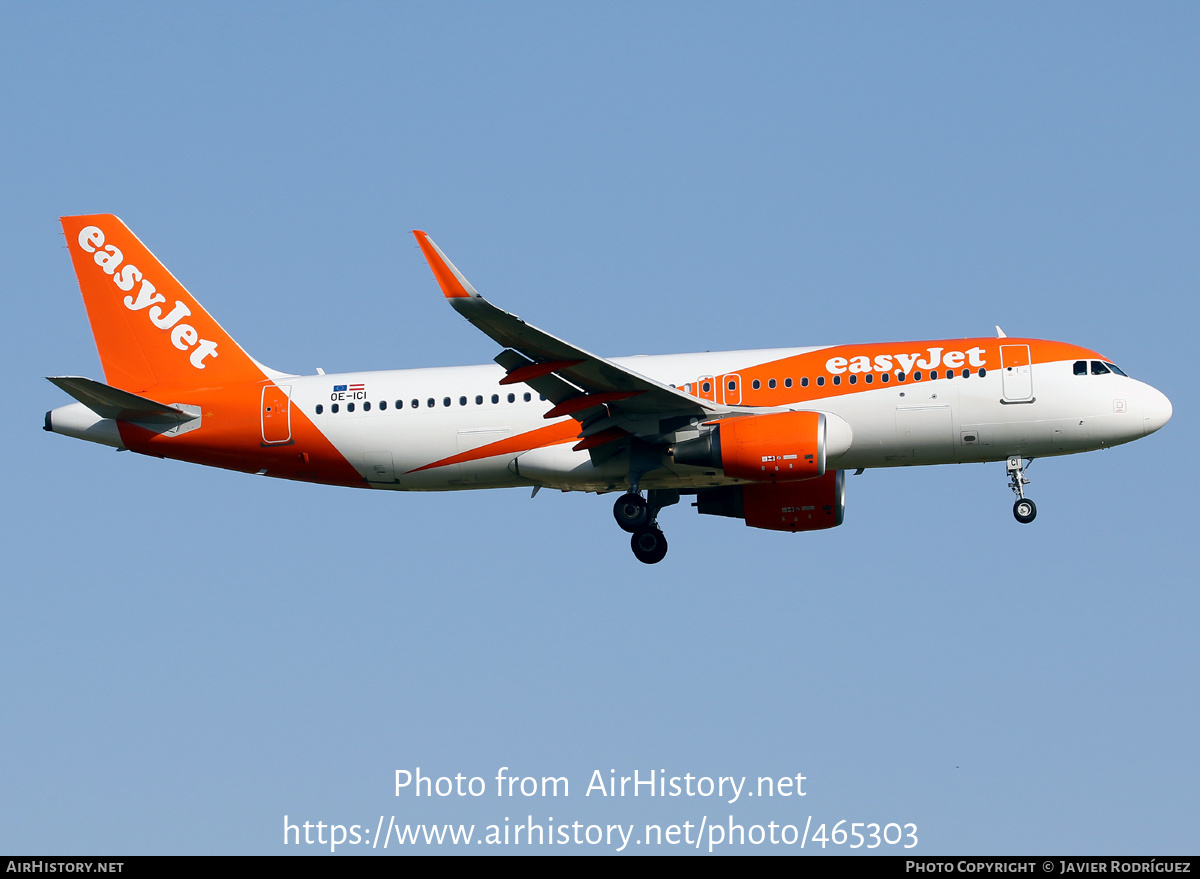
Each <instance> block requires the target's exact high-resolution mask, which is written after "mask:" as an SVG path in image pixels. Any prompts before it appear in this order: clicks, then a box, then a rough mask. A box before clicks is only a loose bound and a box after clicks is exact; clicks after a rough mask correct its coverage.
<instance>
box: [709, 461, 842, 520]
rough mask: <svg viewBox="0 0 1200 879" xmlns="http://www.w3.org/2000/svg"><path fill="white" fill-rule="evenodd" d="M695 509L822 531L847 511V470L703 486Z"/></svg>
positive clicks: (712, 514) (719, 514) (716, 514)
mask: <svg viewBox="0 0 1200 879" xmlns="http://www.w3.org/2000/svg"><path fill="white" fill-rule="evenodd" d="M696 509H697V510H698V511H699V512H700V513H702V514H704V515H708V516H730V517H732V518H734V519H745V520H746V524H747V525H748V526H750V527H751V528H765V529H767V530H768V531H820V530H822V529H824V528H834V527H836V526H838V525H841V524H842V520H843V519H844V518H845V515H846V471H845V470H830V471H829V472H827V473H826V474H824V475H823V476H820V477H817V478H815V479H808V480H805V481H803V482H793V483H770V482H758V483H751V484H748V485H726V486H722V487H720V488H708V489H703V490H701V491H700V492H698V493H697V495H696Z"/></svg>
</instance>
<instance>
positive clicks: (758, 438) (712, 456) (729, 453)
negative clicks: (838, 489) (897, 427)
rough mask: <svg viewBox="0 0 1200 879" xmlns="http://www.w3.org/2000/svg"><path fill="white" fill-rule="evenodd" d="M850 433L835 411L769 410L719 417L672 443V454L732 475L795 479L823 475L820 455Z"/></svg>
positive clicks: (840, 448)
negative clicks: (691, 435) (697, 433)
mask: <svg viewBox="0 0 1200 879" xmlns="http://www.w3.org/2000/svg"><path fill="white" fill-rule="evenodd" d="M831 420H832V421H833V425H832V426H833V430H832V431H831V430H830V426H831V425H830V421H831ZM831 433H832V434H833V436H832V437H830V434H831ZM850 437H851V434H850V426H849V425H848V424H846V422H844V421H842V419H841V418H838V417H837V416H836V415H834V416H827V415H826V414H825V413H823V412H770V413H767V414H765V415H746V416H742V417H740V418H727V419H724V420H722V421H719V422H717V423H716V424H715V425H713V428H712V430H711V431H709V432H708V433H706V434H704V435H703V436H700V437H697V438H696V439H690V440H685V441H683V442H681V443H678V444H676V446H675V448H674V450H673V451H672V458H673V460H674V461H675V463H676V464H688V465H691V466H693V467H712V468H715V469H718V470H723V471H725V475H726V476H731V477H733V478H734V479H747V480H752V481H754V482H798V481H800V480H804V479H815V478H817V477H819V476H824V475H825V461H826V458H828V457H836V456H838V455H840V454H842V453H843V452H845V451H846V449H848V448H849V447H850ZM831 438H832V440H833V441H832V442H830V439H831Z"/></svg>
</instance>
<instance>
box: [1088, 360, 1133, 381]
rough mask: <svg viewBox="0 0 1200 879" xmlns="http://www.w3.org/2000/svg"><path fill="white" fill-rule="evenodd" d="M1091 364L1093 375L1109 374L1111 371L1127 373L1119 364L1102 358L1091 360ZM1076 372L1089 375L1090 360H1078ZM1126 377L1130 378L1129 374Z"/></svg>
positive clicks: (1118, 373)
mask: <svg viewBox="0 0 1200 879" xmlns="http://www.w3.org/2000/svg"><path fill="white" fill-rule="evenodd" d="M1091 364H1092V375H1108V374H1109V373H1112V372H1115V373H1116V374H1117V375H1125V373H1124V371H1123V370H1122V369H1121V368H1120V367H1119V366H1117V365H1116V364H1115V363H1105V362H1103V361H1100V360H1093V361H1091ZM1075 374H1076V375H1087V374H1088V361H1087V360H1076V361H1075ZM1125 377H1126V378H1129V376H1127V375H1125Z"/></svg>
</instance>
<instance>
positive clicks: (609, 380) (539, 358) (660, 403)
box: [413, 231, 739, 450]
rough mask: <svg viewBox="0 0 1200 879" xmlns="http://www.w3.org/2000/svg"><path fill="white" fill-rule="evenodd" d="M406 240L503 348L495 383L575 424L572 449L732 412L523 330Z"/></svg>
mask: <svg viewBox="0 0 1200 879" xmlns="http://www.w3.org/2000/svg"><path fill="white" fill-rule="evenodd" d="M413 235H415V236H416V238H417V243H418V244H419V245H420V246H421V251H422V252H423V253H424V254H425V259H426V260H427V261H428V262H429V267H430V268H431V269H432V270H433V275H434V277H435V278H437V282H438V284H439V285H440V286H441V288H442V293H444V294H445V296H446V299H447V300H449V302H450V304H451V305H453V306H454V308H455V310H456V311H457V312H458V313H459V314H461V315H462V316H463V317H465V318H466V319H467V320H469V321H470V322H471V323H473V324H474V325H475V326H476V327H478V328H479V329H481V330H482V331H483V332H484V333H486V334H487V335H488V336H490V337H491V338H492V339H494V340H495V341H496V342H497V343H498V344H500V345H502V346H503V347H504V349H505V350H504V351H502V352H501V353H500V354H499V355H498V356H497V357H496V362H497V363H499V364H500V365H501V366H503V367H504V369H505V371H506V372H507V373H508V374H507V375H506V376H505V377H504V378H503V379H501V382H500V383H501V384H514V383H518V382H520V383H524V384H526V385H528V386H529V387H531V388H533V389H534V390H536V391H537V392H538V393H539V394H541V395H542V396H544V397H545V398H546V399H547V400H549V401H550V402H552V403H553V404H554V406H553V408H551V409H550V410H549V411H548V412H547V413H546V415H545V417H546V418H558V417H561V416H564V415H570V416H571V417H572V418H574V419H576V420H577V421H578V422H579V423H580V425H581V426H582V430H581V432H580V437H581V438H582V441H581V442H580V443H579V444H578V445H577V446H576V447H575V448H576V449H578V450H582V449H588V448H594V447H596V446H600V445H604V444H606V443H608V442H612V441H613V440H617V439H620V438H622V437H624V436H626V435H629V434H633V435H634V436H638V437H642V438H646V439H655V438H658V437H662V436H664V435H666V434H669V433H670V432H672V431H673V430H675V429H676V428H678V427H680V426H682V425H684V424H688V423H689V422H692V421H695V420H697V419H700V418H717V417H721V416H722V415H726V414H732V413H734V412H736V411H739V410H738V409H737V407H729V406H721V405H718V404H715V403H712V402H711V401H708V400H701V399H698V398H696V397H693V396H692V395H691V394H687V393H684V392H683V391H681V390H679V389H678V388H674V387H671V386H670V385H665V384H662V383H661V382H658V381H655V380H654V379H652V378H647V377H646V376H644V375H639V374H638V373H636V372H634V371H633V370H631V369H627V368H626V367H624V366H621V365H619V364H616V363H613V362H612V361H611V360H606V359H605V358H603V357H598V356H596V355H595V354H592V353H590V352H588V351H584V350H583V349H582V348H579V347H576V346H575V345H572V344H571V343H569V342H564V341H563V340H562V339H559V338H558V337H557V336H552V335H550V334H549V333H547V332H544V331H542V330H539V329H538V328H537V327H534V326H530V325H529V324H527V323H525V321H523V320H521V318H519V317H517V316H516V315H515V314H510V313H508V312H507V311H504V310H503V309H500V308H497V307H496V306H494V305H492V304H491V303H490V302H488V301H487V300H486V299H484V298H483V297H482V296H480V295H479V293H478V292H476V290H475V288H474V287H472V286H471V284H470V283H469V282H468V281H467V279H466V278H464V277H463V276H462V273H461V272H460V271H459V270H458V269H457V268H455V267H454V264H453V263H452V262H450V260H449V259H447V258H446V255H445V254H444V253H442V251H441V248H439V247H438V246H437V245H436V244H434V243H433V241H432V240H431V239H430V238H429V236H428V235H426V234H425V233H424V232H421V231H414V232H413Z"/></svg>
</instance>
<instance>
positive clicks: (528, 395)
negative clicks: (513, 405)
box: [525, 391, 533, 403]
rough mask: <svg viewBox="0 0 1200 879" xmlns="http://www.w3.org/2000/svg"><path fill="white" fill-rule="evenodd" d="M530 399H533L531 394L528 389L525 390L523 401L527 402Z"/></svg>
mask: <svg viewBox="0 0 1200 879" xmlns="http://www.w3.org/2000/svg"><path fill="white" fill-rule="evenodd" d="M532 399H533V394H531V393H529V391H526V392H525V402H526V403H528V402H529V401H530V400H532Z"/></svg>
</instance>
